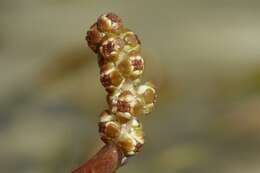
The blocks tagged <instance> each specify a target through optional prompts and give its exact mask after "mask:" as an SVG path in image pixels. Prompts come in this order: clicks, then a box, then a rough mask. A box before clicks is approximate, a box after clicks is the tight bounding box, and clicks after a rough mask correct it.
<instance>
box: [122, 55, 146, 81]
mask: <svg viewBox="0 0 260 173" xmlns="http://www.w3.org/2000/svg"><path fill="white" fill-rule="evenodd" d="M118 69H119V71H120V72H121V73H122V74H123V75H124V76H125V77H127V78H130V79H132V80H134V79H137V78H138V77H139V76H140V75H141V74H142V73H143V71H144V60H143V58H142V57H141V56H140V54H139V53H137V52H131V53H130V54H129V55H128V56H127V57H126V58H125V59H124V60H122V61H121V62H120V64H119V65H118Z"/></svg>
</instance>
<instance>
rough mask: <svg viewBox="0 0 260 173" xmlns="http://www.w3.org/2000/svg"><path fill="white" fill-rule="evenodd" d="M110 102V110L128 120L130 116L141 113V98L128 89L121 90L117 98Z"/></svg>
mask: <svg viewBox="0 0 260 173" xmlns="http://www.w3.org/2000/svg"><path fill="white" fill-rule="evenodd" d="M112 103H113V105H112V112H115V113H116V116H117V117H121V118H124V119H128V120H130V119H131V118H132V116H138V115H140V114H142V113H143V105H142V102H141V100H140V99H139V98H138V97H136V95H135V94H133V93H132V92H130V91H128V90H125V91H122V93H121V94H120V95H119V96H118V98H117V100H115V101H112Z"/></svg>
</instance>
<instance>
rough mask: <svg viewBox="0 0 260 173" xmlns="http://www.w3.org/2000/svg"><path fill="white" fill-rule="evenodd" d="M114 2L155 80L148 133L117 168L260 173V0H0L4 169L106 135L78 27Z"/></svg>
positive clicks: (43, 171) (59, 159)
mask: <svg viewBox="0 0 260 173" xmlns="http://www.w3.org/2000/svg"><path fill="white" fill-rule="evenodd" d="M109 11H112V12H115V13H117V14H118V15H120V16H121V17H122V18H123V20H124V22H125V25H126V26H127V27H129V28H130V29H132V30H133V31H134V32H136V33H137V34H138V35H139V37H140V39H141V41H142V53H143V56H144V58H145V61H146V69H145V75H144V77H143V80H144V81H146V80H152V81H154V82H155V83H156V85H157V87H158V89H159V97H158V102H157V105H156V108H155V110H154V112H153V113H152V114H151V115H149V116H145V117H143V118H142V121H143V122H144V128H145V132H146V144H145V146H144V148H143V150H142V152H141V153H140V154H139V155H137V156H136V157H134V158H133V159H131V160H130V162H129V163H128V165H127V166H125V167H123V168H121V169H120V170H119V171H118V172H121V173H148V172H149V173H150V172H163V173H209V172H210V173H230V172H235V173H259V172H260V165H259V162H260V1H258V0H255V1H253V0H247V1H246V0H245V1H240V0H236V1H235V0H234V1H232V0H226V1H224V0H196V1H195V0H161V1H153V0H147V1H140V0H131V1H120V0H116V1H101V0H73V1H69V0H0V26H1V27H0V172H5V173H65V172H68V173H69V172H70V171H71V170H72V169H74V168H76V167H77V166H79V165H80V164H82V163H83V162H84V161H85V160H86V159H88V158H89V157H90V156H91V155H93V154H94V153H95V152H96V151H97V150H98V149H99V148H100V147H101V146H102V145H103V144H102V142H101V141H100V139H99V135H98V132H97V125H96V124H97V121H98V115H99V113H100V112H101V111H102V110H103V109H104V108H106V102H105V91H104V89H103V88H102V86H101V84H100V82H99V77H98V67H97V63H96V57H95V55H94V54H93V53H92V52H91V51H90V49H88V48H87V47H86V43H85V41H84V37H85V33H86V30H87V29H88V27H89V26H90V25H91V24H92V23H93V22H94V21H95V20H96V18H97V17H98V16H99V15H100V14H102V13H104V12H109Z"/></svg>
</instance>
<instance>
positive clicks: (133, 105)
mask: <svg viewBox="0 0 260 173" xmlns="http://www.w3.org/2000/svg"><path fill="white" fill-rule="evenodd" d="M86 40H87V43H88V46H89V47H90V48H91V49H92V50H93V51H94V52H95V53H96V54H97V55H98V64H99V67H100V81H101V83H102V85H103V86H104V87H105V89H106V91H107V103H108V109H106V110H104V111H103V112H102V113H101V116H100V122H99V132H100V135H101V139H102V140H103V141H104V142H105V143H111V142H112V143H114V144H116V145H117V146H118V147H119V148H120V149H121V150H122V151H123V153H124V154H125V156H131V155H134V154H135V153H136V152H139V151H140V148H141V147H142V145H143V144H144V133H143V130H142V125H141V123H140V122H139V121H138V119H137V118H138V116H140V115H141V114H148V113H150V112H151V110H152V108H153V107H154V103H155V100H156V90H155V87H154V85H153V84H151V83H149V82H147V83H145V84H140V77H141V75H142V73H143V71H144V60H143V58H142V56H141V55H140V45H141V43H140V40H139V39H138V37H137V35H136V34H135V33H133V32H132V31H130V30H129V29H127V28H125V27H124V26H123V23H122V20H121V18H119V17H118V16H117V15H116V14H114V13H107V14H103V15H101V16H100V17H99V18H98V20H97V22H95V23H94V24H93V25H92V26H91V27H90V29H89V31H88V32H87V36H86Z"/></svg>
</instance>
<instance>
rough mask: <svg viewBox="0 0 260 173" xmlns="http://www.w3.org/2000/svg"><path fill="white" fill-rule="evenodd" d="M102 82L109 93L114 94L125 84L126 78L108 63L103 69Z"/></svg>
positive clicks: (101, 71)
mask: <svg viewBox="0 0 260 173" xmlns="http://www.w3.org/2000/svg"><path fill="white" fill-rule="evenodd" d="M100 81H101V83H102V85H103V86H104V87H105V88H106V90H107V91H108V92H112V91H114V90H115V89H116V88H117V87H119V86H120V85H121V84H122V83H123V82H124V78H123V77H122V75H121V74H120V72H119V71H118V70H117V69H116V68H115V67H114V65H113V64H111V63H108V64H105V65H103V66H102V67H101V70H100Z"/></svg>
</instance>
